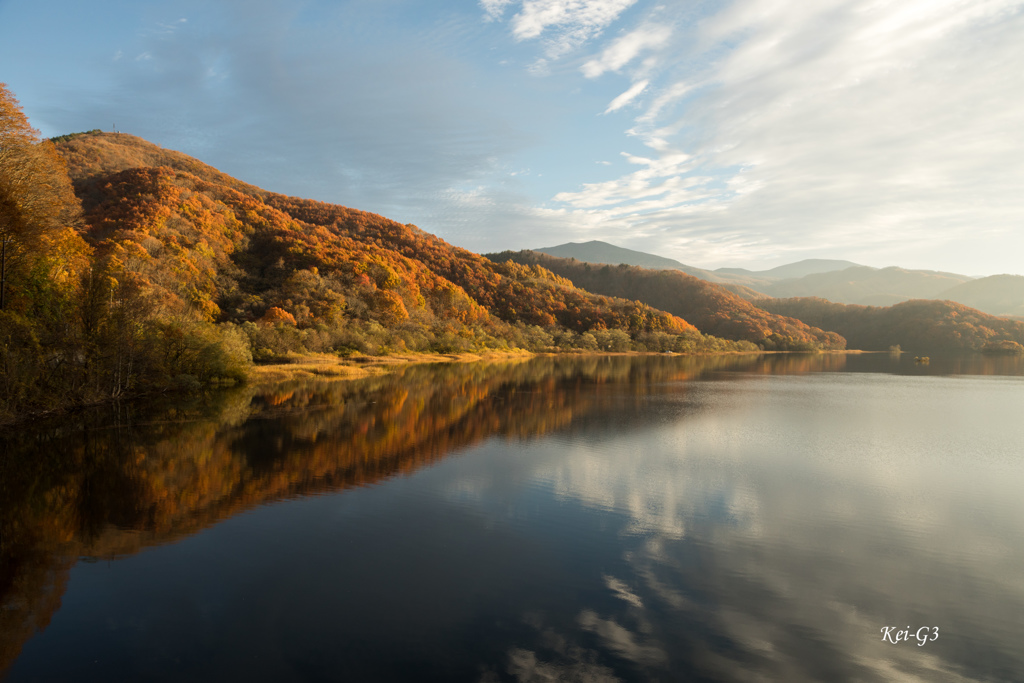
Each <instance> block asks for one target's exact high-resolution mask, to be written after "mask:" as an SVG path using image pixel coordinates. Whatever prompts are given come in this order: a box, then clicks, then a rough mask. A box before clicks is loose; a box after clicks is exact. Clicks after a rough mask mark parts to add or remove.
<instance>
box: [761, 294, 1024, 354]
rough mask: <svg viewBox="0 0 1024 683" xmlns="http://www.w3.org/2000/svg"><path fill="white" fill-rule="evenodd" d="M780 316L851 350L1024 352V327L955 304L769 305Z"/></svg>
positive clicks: (802, 301) (810, 301)
mask: <svg viewBox="0 0 1024 683" xmlns="http://www.w3.org/2000/svg"><path fill="white" fill-rule="evenodd" d="M758 305H759V306H760V307H762V308H764V309H765V310H766V311H770V312H772V313H776V314H778V315H786V316H792V317H794V318H799V319H800V320H802V321H804V322H805V323H807V324H809V325H817V326H819V327H822V328H825V329H829V330H835V331H836V332H838V333H839V334H841V335H843V336H844V337H846V339H847V341H848V343H849V345H850V347H851V348H856V349H865V350H874V351H884V350H886V349H888V348H889V347H891V346H896V345H899V346H900V347H901V348H902V349H903V350H904V351H908V352H911V353H939V352H946V353H962V352H964V351H984V352H996V353H1005V352H1016V351H1024V347H1022V346H1020V345H1024V322H1021V321H1019V320H1011V319H1008V318H999V317H996V316H993V315H989V314H987V313H983V312H981V311H978V310H975V309H973V308H969V307H968V306H964V305H963V304H958V303H956V302H953V301H924V300H911V301H904V302H901V303H898V304H895V305H893V306H884V307H880V306H862V305H856V304H838V303H833V302H831V301H825V300H824V299H819V298H793V299H764V300H762V301H759V302H758Z"/></svg>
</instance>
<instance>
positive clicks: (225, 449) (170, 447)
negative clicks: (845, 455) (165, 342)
mask: <svg viewBox="0 0 1024 683" xmlns="http://www.w3.org/2000/svg"><path fill="white" fill-rule="evenodd" d="M769 358H771V360H769V361H767V362H768V363H770V364H771V365H772V366H773V367H771V368H770V369H769V370H767V371H768V372H780V371H782V372H792V371H807V370H811V369H819V368H820V367H821V364H822V363H825V364H831V363H836V362H839V361H836V360H834V359H841V358H842V357H841V356H808V357H777V358H772V357H769ZM763 363H765V361H764V360H763V359H757V358H755V357H750V356H747V357H726V356H717V357H706V358H699V357H660V356H648V357H637V356H613V357H601V356H586V357H565V356H552V357H541V358H534V359H532V360H529V361H514V362H506V363H494V364H485V363H472V364H451V365H443V366H438V365H423V366H409V367H406V368H403V369H400V370H398V371H396V372H394V373H392V374H389V375H383V376H378V377H372V378H368V379H363V380H356V381H347V382H337V381H335V382H331V381H324V380H299V381H293V382H288V383H283V384H281V385H277V386H275V387H274V388H272V389H270V390H260V391H257V390H256V389H252V388H241V389H233V390H226V391H222V392H216V393H212V394H208V395H205V396H201V397H196V398H192V399H189V400H185V401H182V400H178V401H176V402H175V403H173V404H160V403H154V404H153V405H150V406H148V407H147V408H146V409H134V408H131V407H120V408H117V409H111V410H110V411H97V412H94V413H89V414H86V415H85V416H83V417H82V418H80V419H79V420H77V421H69V420H67V419H66V418H64V419H63V420H59V421H54V422H53V423H52V424H44V425H40V426H38V427H37V428H35V429H32V430H19V431H16V432H14V433H12V434H7V435H4V437H3V440H2V441H0V444H2V448H3V452H4V457H3V459H2V461H0V494H2V495H0V595H2V596H3V597H2V603H0V605H2V609H0V634H2V638H0V641H2V642H3V643H5V645H4V646H3V648H0V669H2V668H6V666H8V665H9V664H11V663H12V662H13V660H14V658H15V657H16V656H17V654H18V652H19V651H20V648H21V644H22V643H23V642H25V641H26V640H27V639H28V638H29V637H30V636H31V634H32V633H33V632H35V631H36V630H38V629H41V628H43V627H44V626H45V625H46V623H48V621H49V619H50V617H51V616H52V614H54V613H55V612H56V609H57V608H58V607H59V604H60V596H61V594H62V593H63V590H64V584H65V582H66V580H67V575H68V570H69V569H70V567H71V566H72V565H73V564H74V562H75V560H76V559H77V558H78V557H79V556H82V555H85V556H93V557H113V556H118V555H124V554H130V553H134V552H137V551H138V550H139V549H140V548H142V547H145V546H148V545H153V544H158V543H164V542H169V541H172V540H175V539H179V538H181V537H182V536H185V535H188V534H192V533H195V532H196V531H198V530H200V529H202V528H205V527H207V526H209V525H211V524H213V523H215V522H217V521H218V520H220V519H224V518H225V517H228V516H231V515H233V514H236V513H237V512H239V511H241V510H244V509H248V508H250V507H253V506H255V505H259V504H262V503H265V502H268V501H272V500H279V499H282V498H286V497H290V496H296V495H303V494H307V493H311V492H315V491H323V490H337V489H344V488H347V487H352V486H361V485H364V484H368V483H372V482H376V481H380V480H381V479H383V478H386V477H390V476H394V475H396V474H402V473H408V472H412V471H414V470H416V469H418V468H420V467H422V466H424V465H428V464H430V463H433V462H436V461H437V460H439V459H441V458H443V457H444V456H445V455H447V454H448V453H451V452H452V451H453V450H455V449H458V448H463V447H466V446H468V445H471V444H473V443H476V442H478V441H480V440H482V439H485V438H488V437H491V436H495V435H500V436H505V437H508V438H528V437H532V436H535V435H541V434H546V433H549V432H551V431H553V430H557V429H561V428H565V427H567V426H568V425H569V424H570V423H572V422H573V421H574V420H577V419H580V418H584V417H590V418H600V417H601V416H609V415H613V414H616V415H621V414H622V413H623V412H626V413H629V414H631V415H636V413H637V411H636V407H637V406H639V405H640V402H641V401H642V400H643V397H644V396H645V395H647V394H648V393H649V392H651V391H668V390H671V391H678V390H679V387H678V386H674V387H673V386H671V384H670V383H671V382H677V381H682V380H686V379H690V378H694V377H696V376H699V375H700V374H702V373H704V372H706V371H709V370H716V369H726V368H732V367H742V368H744V369H746V370H750V369H753V368H757V367H760V365H761V364H763ZM830 369H831V368H830ZM630 405H632V407H633V410H628V409H627V410H625V411H624V410H623V409H624V408H629V407H630Z"/></svg>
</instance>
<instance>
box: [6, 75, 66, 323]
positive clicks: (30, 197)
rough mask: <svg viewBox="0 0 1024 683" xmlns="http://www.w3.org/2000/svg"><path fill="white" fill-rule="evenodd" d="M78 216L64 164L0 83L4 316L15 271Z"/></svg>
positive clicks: (9, 92) (12, 96)
mask: <svg viewBox="0 0 1024 683" xmlns="http://www.w3.org/2000/svg"><path fill="white" fill-rule="evenodd" d="M78 214H79V204H78V200H77V199H76V198H75V194H74V191H73V189H72V187H71V180H70V178H68V174H67V170H66V167H65V165H64V161H63V159H62V158H61V157H60V155H59V154H58V153H57V150H56V149H55V148H54V146H53V145H52V144H51V143H50V142H49V141H41V140H40V138H39V132H38V131H36V130H34V129H33V128H32V127H31V126H30V125H29V123H28V119H26V118H25V114H24V113H23V112H22V110H21V105H20V104H18V100H17V99H16V98H15V97H14V95H13V94H12V93H11V91H10V90H9V89H8V88H7V86H6V84H4V83H0V310H3V309H4V307H5V305H6V294H7V284H8V280H9V279H10V277H11V275H12V274H13V273H14V272H15V270H16V268H17V267H18V266H21V265H23V264H24V262H25V261H26V260H27V258H26V257H28V256H30V255H33V254H39V253H41V251H42V249H43V247H44V245H45V243H46V242H47V240H46V237H47V236H52V235H53V234H54V233H56V232H58V231H60V230H61V229H62V228H64V227H67V226H68V225H70V224H72V223H74V222H75V221H76V220H77V217H78ZM57 239H58V240H59V239H60V238H57Z"/></svg>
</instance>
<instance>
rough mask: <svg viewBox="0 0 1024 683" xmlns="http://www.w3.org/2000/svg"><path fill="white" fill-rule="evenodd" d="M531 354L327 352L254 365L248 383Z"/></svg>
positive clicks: (334, 376) (353, 376)
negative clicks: (346, 354) (366, 354)
mask: <svg viewBox="0 0 1024 683" xmlns="http://www.w3.org/2000/svg"><path fill="white" fill-rule="evenodd" d="M532 356H533V354H532V353H530V352H528V351H486V352H483V353H407V354H394V355H388V356H349V357H348V358H339V357H338V356H334V355H331V354H328V353H305V354H298V353H289V354H288V356H286V357H285V358H282V359H280V361H279V362H277V363H270V364H267V365H254V366H253V367H252V368H251V369H250V371H249V381H250V382H253V383H255V384H271V383H276V382H283V381H286V380H290V379H300V378H306V379H308V378H310V377H319V378H327V379H358V378H360V377H368V376H371V375H380V374H384V373H386V372H388V370H389V369H391V368H395V367H398V366H402V365H409V364H411V363H473V362H477V361H496V360H513V359H526V358H530V357H532Z"/></svg>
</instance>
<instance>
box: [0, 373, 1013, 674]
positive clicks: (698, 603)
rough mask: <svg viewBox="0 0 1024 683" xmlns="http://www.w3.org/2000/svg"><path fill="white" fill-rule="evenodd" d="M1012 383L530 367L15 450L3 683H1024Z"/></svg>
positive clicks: (334, 393)
mask: <svg viewBox="0 0 1024 683" xmlns="http://www.w3.org/2000/svg"><path fill="white" fill-rule="evenodd" d="M1022 375H1024V366H1022V364H1021V361H1020V360H1018V359H983V358H975V359H946V360H943V359H933V360H932V363H931V364H930V365H929V366H920V365H915V364H914V362H913V359H911V358H907V357H906V356H904V357H903V358H902V359H894V358H890V357H889V356H885V355H870V356H868V355H865V356H850V357H845V356H817V357H794V356H788V357H785V356H783V357H779V356H776V357H766V358H753V357H746V358H711V359H692V358H666V357H613V358H596V357H592V358H585V359H575V360H574V359H564V358H556V359H553V358H538V359H535V360H531V361H526V362H514V363H504V364H492V365H485V364H472V365H450V366H440V367H410V368H407V369H405V370H404V371H402V372H400V373H398V374H396V375H393V376H389V377H384V378H375V379H370V380H366V381H359V382H348V383H339V382H335V383H323V382H321V383H317V382H308V383H299V382H297V383H293V384H289V385H282V386H280V387H277V388H276V389H274V390H273V391H265V392H257V391H255V390H253V389H238V390H233V391H225V392H220V393H217V394H211V395H209V396H205V397H199V398H196V399H194V400H192V401H190V402H186V403H179V404H177V405H174V406H160V405H153V406H148V407H145V408H143V407H141V406H136V407H121V408H120V409H118V410H114V411H108V412H105V413H102V414H100V413H96V414H89V415H86V416H84V417H83V418H81V420H79V421H74V420H67V419H65V420H63V421H61V422H58V423H53V424H47V425H42V426H40V427H38V428H36V429H32V430H24V429H22V430H16V431H14V432H13V433H8V434H6V435H3V441H0V448H2V452H0V454H2V460H0V532H2V537H0V563H2V564H0V607H2V610H0V672H2V671H6V680H9V681H47V680H57V681H66V680H75V681H90V680H97V681H100V680H102V681H112V680H151V681H173V680H190V681H193V680H194V681H207V680H208V681H214V680H216V681H221V680H247V681H307V680H308V681H321V680H323V681H333V680H351V681H388V680H410V681H427V680H438V681H484V682H489V681H555V680H564V681H616V680H622V681H648V680H653V681H675V680H692V681H794V682H801V681H895V680H899V681H1021V680H1024V645H1022V643H1024V571H1022V567H1024V495H1022V490H1024V420H1022V419H1021V416H1022V415H1024V377H1022ZM885 627H893V628H892V629H891V631H890V632H889V633H890V637H891V638H893V639H895V638H896V634H897V632H898V631H906V630H907V629H908V627H909V630H910V631H911V636H910V641H909V642H903V641H902V640H901V641H899V642H897V643H893V642H888V641H885V640H883V629H884V628H885ZM924 627H927V628H924ZM936 627H937V629H938V630H937V631H936V630H935V629H936ZM919 629H921V630H919ZM917 635H921V636H923V638H924V640H925V641H926V642H925V644H924V645H919V644H918V643H919V641H918V640H917V638H916V637H915V636H917ZM0 677H2V674H0Z"/></svg>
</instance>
